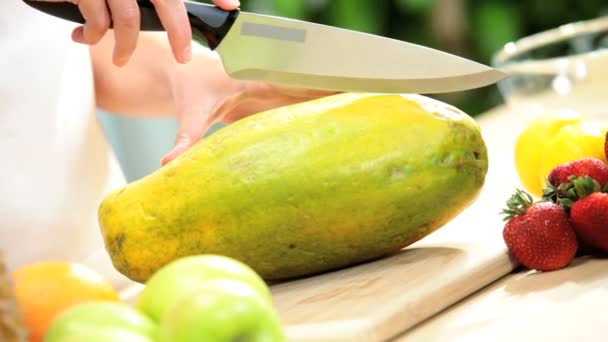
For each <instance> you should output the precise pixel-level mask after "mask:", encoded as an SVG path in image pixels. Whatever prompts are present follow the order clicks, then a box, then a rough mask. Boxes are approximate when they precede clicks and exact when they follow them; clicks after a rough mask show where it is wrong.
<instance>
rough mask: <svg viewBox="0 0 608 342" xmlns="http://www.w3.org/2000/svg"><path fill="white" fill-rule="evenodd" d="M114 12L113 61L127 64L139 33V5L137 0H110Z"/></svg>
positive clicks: (111, 9) (117, 63)
mask: <svg viewBox="0 0 608 342" xmlns="http://www.w3.org/2000/svg"><path fill="white" fill-rule="evenodd" d="M108 5H109V7H110V12H111V13H112V27H113V29H114V40H115V42H116V43H115V46H114V54H113V56H112V61H113V63H114V64H115V65H118V66H122V65H125V64H126V63H127V62H128V61H129V59H130V58H131V55H132V54H133V51H135V47H136V46H137V37H138V35H139V27H140V26H139V23H140V16H139V6H138V5H137V1H136V0H108Z"/></svg>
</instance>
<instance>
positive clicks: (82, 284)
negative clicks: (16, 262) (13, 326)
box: [13, 261, 119, 342]
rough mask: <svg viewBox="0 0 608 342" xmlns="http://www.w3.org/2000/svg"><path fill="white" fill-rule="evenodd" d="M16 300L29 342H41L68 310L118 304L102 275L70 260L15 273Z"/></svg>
mask: <svg viewBox="0 0 608 342" xmlns="http://www.w3.org/2000/svg"><path fill="white" fill-rule="evenodd" d="M13 279H14V287H15V297H16V298H17V302H18V303H19V306H20V308H21V310H22V313H23V316H24V321H25V322H24V323H25V326H26V328H27V330H28V333H29V335H30V336H29V337H30V339H29V340H30V342H39V341H42V340H43V338H44V335H45V333H46V331H47V329H48V328H49V326H50V325H51V323H52V322H53V320H54V319H55V318H56V317H57V316H58V315H59V314H60V313H62V312H63V311H64V310H65V309H67V308H70V307H71V306H73V305H76V304H79V303H83V302H89V301H112V302H116V301H119V297H118V293H117V292H116V290H115V289H114V288H113V287H112V285H111V284H110V283H108V282H107V281H106V280H105V279H104V278H103V277H102V276H101V275H100V274H98V273H97V272H95V271H94V270H92V269H90V268H88V267H87V266H84V265H81V264H78V263H73V262H67V261H45V262H39V263H34V264H30V265H26V266H23V267H21V268H19V269H17V270H16V271H15V272H14V273H13Z"/></svg>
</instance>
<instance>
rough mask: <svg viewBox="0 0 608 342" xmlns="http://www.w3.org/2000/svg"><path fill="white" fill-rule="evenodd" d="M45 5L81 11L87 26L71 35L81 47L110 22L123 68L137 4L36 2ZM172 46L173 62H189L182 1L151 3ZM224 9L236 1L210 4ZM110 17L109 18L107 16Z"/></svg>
mask: <svg viewBox="0 0 608 342" xmlns="http://www.w3.org/2000/svg"><path fill="white" fill-rule="evenodd" d="M37 1H46V2H68V1H69V2H72V3H74V4H76V5H78V7H79V8H80V12H81V13H82V16H83V17H84V18H85V20H86V23H85V24H84V25H82V26H79V27H77V28H76V29H74V31H73V32H72V39H73V40H74V41H75V42H78V43H82V44H89V45H94V44H97V43H98V42H99V41H100V40H101V38H102V37H103V36H104V35H105V34H106V32H107V31H108V29H109V27H110V22H112V27H113V30H114V35H115V41H116V43H115V45H114V52H113V56H112V62H113V63H114V64H115V65H117V66H123V65H125V64H126V63H127V62H128V61H129V59H130V57H131V55H132V54H133V51H134V50H135V48H136V46H137V38H138V35H139V27H140V13H139V7H138V5H137V0H37ZM150 2H151V3H152V4H153V5H154V8H155V9H156V11H157V13H158V16H159V17H160V20H161V23H162V24H163V27H164V29H165V31H166V32H167V36H168V40H169V43H170V45H171V50H172V53H173V56H174V57H175V59H176V61H177V62H179V63H187V62H189V61H190V59H191V58H192V47H191V43H192V30H191V29H190V25H189V22H188V14H187V12H186V7H185V5H184V1H183V0H150ZM213 2H214V3H215V4H216V5H217V6H219V7H221V8H223V9H225V10H232V9H235V8H237V7H238V6H239V1H238V0H213ZM110 13H111V14H110Z"/></svg>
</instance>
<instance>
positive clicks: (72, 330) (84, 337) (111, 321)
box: [44, 301, 158, 342]
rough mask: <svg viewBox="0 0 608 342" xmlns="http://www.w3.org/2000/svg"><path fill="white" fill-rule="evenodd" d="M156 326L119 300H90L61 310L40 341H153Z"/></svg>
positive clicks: (154, 339) (155, 338)
mask: <svg viewBox="0 0 608 342" xmlns="http://www.w3.org/2000/svg"><path fill="white" fill-rule="evenodd" d="M157 336H158V325H157V324H156V323H155V322H154V321H152V320H151V319H150V318H149V317H147V316H146V315H144V314H143V313H140V312H138V311H137V310H136V309H134V308H132V307H131V306H129V305H127V304H125V303H121V302H102V301H93V302H86V303H82V304H77V305H74V306H72V307H70V308H69V309H66V310H65V311H64V312H62V313H61V314H60V315H59V316H58V317H57V318H56V319H55V320H54V321H53V322H52V323H51V326H50V327H49V330H48V331H47V333H46V335H45V338H44V342H82V341H87V342H156V341H157Z"/></svg>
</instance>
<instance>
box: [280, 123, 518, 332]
mask: <svg viewBox="0 0 608 342" xmlns="http://www.w3.org/2000/svg"><path fill="white" fill-rule="evenodd" d="M478 121H479V122H480V125H481V127H482V133H483V134H484V138H485V139H486V143H487V145H488V150H489V153H490V167H489V171H488V176H487V178H486V185H485V186H484V189H483V190H482V192H481V194H480V196H479V197H478V199H477V201H476V202H475V203H473V204H472V205H471V206H470V207H469V208H467V209H466V210H465V211H464V212H463V213H462V214H461V215H459V216H458V217H457V218H455V219H454V220H452V221H451V222H449V223H448V224H447V225H445V226H444V227H443V228H441V229H440V230H438V231H436V232H435V233H433V234H431V235H429V236H427V237H426V238H424V239H422V240H420V241H419V242H417V243H415V244H413V245H411V246H409V247H408V248H405V249H404V250H402V251H401V252H400V253H399V254H396V255H394V256H391V257H388V258H384V259H381V260H377V261H374V262H369V263H366V264H362V265H359V266H355V267H351V268H347V269H343V270H339V271H336V272H331V273H326V274H323V275H319V276H315V277H310V278H305V279H301V280H296V281H292V282H288V283H282V284H277V285H274V286H272V287H271V290H272V293H273V298H274V303H275V305H276V307H277V309H278V311H279V314H280V317H281V320H282V322H283V324H284V327H285V331H286V334H287V336H288V339H289V341H315V342H321V341H351V342H355V341H366V342H370V341H371V342H373V341H387V340H390V339H391V338H393V337H395V336H396V335H397V334H399V333H402V332H403V331H406V330H407V329H409V328H411V327H413V326H414V325H416V324H418V323H420V322H422V321H423V320H425V319H427V318H429V317H431V316H432V315H434V314H436V313H438V312H439V311H441V310H444V309H445V308H447V307H448V306H450V305H452V304H454V303H456V302H457V301H459V300H461V299H463V298H465V297H467V296H468V295H470V294H472V293H473V292H476V291H478V290H479V289H481V288H483V287H484V286H486V285H488V284H490V283H491V282H493V281H495V280H497V279H499V278H501V277H503V276H504V275H506V274H508V273H510V272H511V271H512V270H513V269H514V267H515V266H516V264H515V263H514V262H513V261H512V260H511V258H510V257H509V254H508V252H507V250H506V247H505V245H504V243H503V240H502V227H503V225H504V222H503V221H502V217H501V216H500V215H499V211H500V210H501V209H502V208H503V207H504V204H505V202H506V200H507V199H508V197H509V196H510V195H511V194H512V193H513V191H514V190H515V187H516V186H517V184H518V183H517V178H516V174H515V171H514V167H513V162H512V160H513V159H512V158H513V152H512V148H513V143H514V139H515V134H516V132H517V130H518V129H520V128H521V126H517V127H516V126H514V125H515V123H514V120H513V118H511V117H509V116H508V115H507V114H506V113H504V112H502V113H488V114H486V115H484V116H483V117H480V118H479V119H478ZM520 124H521V123H520Z"/></svg>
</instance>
